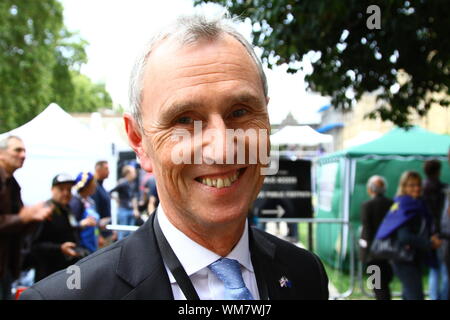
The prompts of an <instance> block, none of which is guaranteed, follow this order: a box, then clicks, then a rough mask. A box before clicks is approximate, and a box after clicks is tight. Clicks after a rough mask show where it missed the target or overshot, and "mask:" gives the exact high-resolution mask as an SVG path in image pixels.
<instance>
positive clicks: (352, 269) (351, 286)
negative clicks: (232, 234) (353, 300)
mask: <svg viewBox="0 0 450 320" xmlns="http://www.w3.org/2000/svg"><path fill="white" fill-rule="evenodd" d="M257 221H258V222H286V223H308V225H310V224H313V223H326V224H332V223H336V224H342V225H343V226H346V227H347V228H348V233H349V240H350V241H349V245H348V246H349V248H350V283H349V288H348V290H346V291H345V292H343V293H338V295H337V296H333V297H330V298H331V299H344V298H347V297H349V296H350V295H351V294H352V293H353V290H354V288H355V262H356V261H355V245H356V238H355V233H354V231H353V227H352V225H351V223H350V222H349V221H346V220H344V219H322V218H258V219H257ZM308 230H309V232H310V230H311V229H310V228H308ZM344 241H345V239H343V237H341V245H342V243H343V242H344ZM341 247H342V246H341ZM345 251H346V250H344V256H345V255H346V252H345Z"/></svg>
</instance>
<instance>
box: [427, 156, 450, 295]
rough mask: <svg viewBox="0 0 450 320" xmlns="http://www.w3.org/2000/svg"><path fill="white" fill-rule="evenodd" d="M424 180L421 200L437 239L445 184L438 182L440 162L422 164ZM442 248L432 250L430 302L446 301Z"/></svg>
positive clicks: (430, 161)
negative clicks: (423, 202) (423, 201)
mask: <svg viewBox="0 0 450 320" xmlns="http://www.w3.org/2000/svg"><path fill="white" fill-rule="evenodd" d="M423 169H424V172H425V175H426V179H425V181H424V185H423V199H424V200H425V203H426V204H427V207H428V210H429V211H430V214H431V216H432V218H433V230H432V233H433V234H434V235H436V236H438V237H439V235H440V234H441V220H442V212H443V209H444V203H445V193H444V191H445V189H446V187H447V185H446V184H444V183H442V182H441V181H440V175H441V162H440V161H439V160H435V159H433V160H428V161H425V163H424V167H423ZM443 249H444V248H442V247H441V248H439V249H437V250H433V254H434V255H436V259H437V266H436V267H432V268H430V276H429V278H428V279H429V291H430V299H431V300H448V277H447V267H446V265H445V262H444V252H443Z"/></svg>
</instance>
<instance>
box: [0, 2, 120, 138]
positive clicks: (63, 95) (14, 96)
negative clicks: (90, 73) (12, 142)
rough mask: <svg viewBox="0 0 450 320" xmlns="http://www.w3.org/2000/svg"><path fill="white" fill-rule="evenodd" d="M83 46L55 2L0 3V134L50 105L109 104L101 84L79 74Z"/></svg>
mask: <svg viewBox="0 0 450 320" xmlns="http://www.w3.org/2000/svg"><path fill="white" fill-rule="evenodd" d="M86 45H87V42H86V41H84V40H83V39H80V38H79V37H78V36H77V35H76V34H73V33H70V32H69V31H68V30H67V29H66V28H65V26H64V22H63V7H62V5H61V3H60V2H59V1H57V0H39V1H23V0H2V1H0V132H4V131H8V130H10V129H12V128H15V127H17V126H19V125H22V124H23V123H25V122H27V121H29V120H30V119H32V118H33V117H34V116H36V115H37V114H38V113H39V112H41V111H42V110H43V109H44V108H45V107H46V106H47V105H48V104H49V103H51V102H56V103H58V104H60V105H61V106H62V107H63V108H65V109H66V110H68V111H71V110H72V109H76V110H77V111H93V110H95V109H96V108H98V107H104V106H105V103H107V105H109V104H110V102H111V98H110V97H109V95H108V93H107V92H106V90H105V89H104V85H102V84H98V85H97V84H93V83H92V82H91V81H90V80H89V79H84V78H85V77H84V76H82V75H80V74H79V69H80V66H81V65H82V64H83V63H86V61H87V56H86V53H85V46H86ZM81 78H83V80H80V79H81ZM83 93H86V94H94V95H95V97H91V96H87V97H84V98H83V97H81V96H80V95H81V94H83ZM93 103H94V104H95V103H96V104H95V105H93Z"/></svg>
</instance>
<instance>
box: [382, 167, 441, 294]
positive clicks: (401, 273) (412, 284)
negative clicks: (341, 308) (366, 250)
mask: <svg viewBox="0 0 450 320" xmlns="http://www.w3.org/2000/svg"><path fill="white" fill-rule="evenodd" d="M421 196H422V178H421V177H420V175H419V173H417V172H415V171H406V172H404V173H403V174H402V176H401V177H400V182H399V186H398V190H397V196H396V197H395V199H394V204H393V205H392V207H391V209H390V211H389V213H388V214H387V215H386V217H385V218H384V220H383V222H382V223H381V225H380V228H379V229H378V231H377V234H376V235H375V238H376V239H385V238H387V237H390V236H393V235H394V233H395V236H396V238H397V241H398V243H399V245H400V246H402V247H404V248H406V249H408V250H412V252H413V254H414V259H413V261H412V262H401V261H396V260H394V261H391V263H392V267H393V269H394V273H395V275H396V276H397V277H398V278H399V279H400V281H401V283H402V297H403V299H404V300H423V299H424V294H423V285H422V272H423V269H424V267H425V265H428V266H431V265H435V263H436V261H433V259H432V256H431V249H437V248H438V247H439V246H440V245H441V242H442V241H441V240H440V239H438V238H437V237H436V236H431V222H432V217H431V214H430V213H429V212H428V209H427V206H426V204H425V202H424V201H423V199H422V197H421Z"/></svg>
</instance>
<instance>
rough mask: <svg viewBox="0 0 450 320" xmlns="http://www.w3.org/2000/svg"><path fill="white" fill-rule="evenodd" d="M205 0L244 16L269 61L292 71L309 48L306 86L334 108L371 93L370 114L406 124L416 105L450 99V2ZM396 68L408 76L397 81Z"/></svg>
mask: <svg viewBox="0 0 450 320" xmlns="http://www.w3.org/2000/svg"><path fill="white" fill-rule="evenodd" d="M202 2H215V3H219V4H221V5H223V6H225V7H227V8H228V9H229V11H230V12H231V13H232V14H234V15H239V16H241V17H249V18H250V20H251V21H252V26H253V31H252V33H253V43H254V44H255V45H256V46H259V47H261V48H263V54H262V58H263V61H264V62H265V63H267V64H268V66H269V67H272V66H273V65H280V64H284V63H287V64H289V66H290V69H289V71H290V72H296V71H298V70H299V69H300V68H301V66H299V63H296V62H299V61H301V60H302V58H303V56H304V55H305V54H307V53H309V52H314V53H315V55H314V56H315V58H314V60H313V61H312V66H313V70H314V71H313V72H312V73H310V74H308V75H306V77H305V80H306V82H307V83H308V89H310V90H313V91H316V92H319V93H321V94H323V95H327V96H331V98H332V104H333V105H334V106H335V107H337V108H342V109H344V110H346V109H349V108H351V106H352V102H353V101H355V100H357V99H359V98H360V97H361V96H362V94H364V93H366V92H373V93H375V94H376V95H377V98H378V99H379V102H380V104H379V107H378V109H376V110H375V111H374V112H372V113H371V114H369V117H371V118H374V117H377V116H378V117H380V118H381V119H382V120H390V121H392V122H393V123H395V124H396V125H399V126H408V124H409V120H408V118H409V115H410V114H412V113H413V112H417V113H418V114H419V115H422V116H423V115H425V114H426V113H427V111H428V110H429V108H430V107H431V104H432V103H439V104H440V105H441V106H444V107H448V105H449V103H450V101H449V93H450V92H449V90H450V77H449V70H450V41H448V33H449V30H450V18H449V17H450V2H448V1H440V0H409V1H405V0H384V1H374V0H328V1H318V0H277V1H264V0H238V1H230V0H212V1H209V0H203V1H202V0H196V4H197V5H198V4H200V3H202ZM371 5H377V7H378V8H379V9H380V10H379V13H380V15H377V13H376V11H372V9H370V8H369V6H371ZM368 8H369V10H368ZM378 18H379V22H380V25H379V27H380V28H377V25H376V23H374V22H377V21H376V20H377V19H378ZM374 20H375V21H374ZM399 73H405V74H406V75H407V77H405V78H406V80H405V81H400V82H399V81H398V78H399V76H398V75H399ZM435 92H439V93H444V94H440V95H436V94H431V93H435ZM352 95H354V97H352ZM438 96H439V98H437V97H438Z"/></svg>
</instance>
